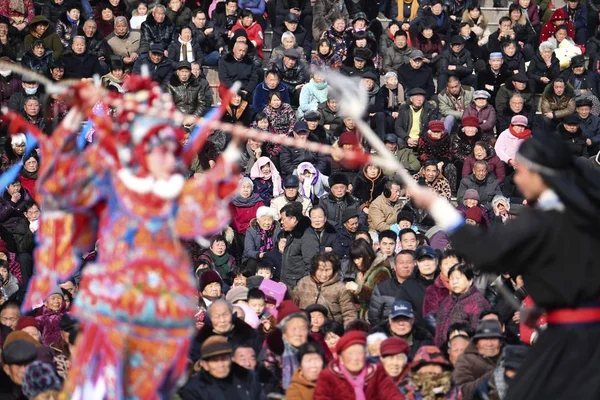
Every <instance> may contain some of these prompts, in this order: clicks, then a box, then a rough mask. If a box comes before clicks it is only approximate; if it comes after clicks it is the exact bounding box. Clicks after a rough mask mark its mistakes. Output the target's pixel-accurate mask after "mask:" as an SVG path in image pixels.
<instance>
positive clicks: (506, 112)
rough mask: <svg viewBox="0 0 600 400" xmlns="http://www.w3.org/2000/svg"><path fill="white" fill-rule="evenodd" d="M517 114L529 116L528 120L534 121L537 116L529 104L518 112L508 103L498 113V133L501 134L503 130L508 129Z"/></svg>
mask: <svg viewBox="0 0 600 400" xmlns="http://www.w3.org/2000/svg"><path fill="white" fill-rule="evenodd" d="M515 115H523V116H525V117H527V120H528V121H533V119H534V117H535V110H534V109H533V108H531V107H530V106H529V105H528V104H525V105H524V106H523V109H522V110H521V112H520V113H518V114H517V113H515V112H513V111H512V110H511V109H510V107H509V106H508V104H507V105H506V106H505V107H504V108H502V110H501V111H500V112H498V113H496V132H497V133H498V135H500V134H501V133H502V132H503V131H505V130H507V129H508V126H509V125H510V120H511V119H512V117H514V116H515Z"/></svg>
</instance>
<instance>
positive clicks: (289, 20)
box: [285, 13, 300, 23]
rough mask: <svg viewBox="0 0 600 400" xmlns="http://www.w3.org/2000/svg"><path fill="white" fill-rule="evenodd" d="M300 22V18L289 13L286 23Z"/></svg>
mask: <svg viewBox="0 0 600 400" xmlns="http://www.w3.org/2000/svg"><path fill="white" fill-rule="evenodd" d="M298 21H300V17H299V16H297V15H296V14H294V13H288V15H287V17H285V22H295V23H298Z"/></svg>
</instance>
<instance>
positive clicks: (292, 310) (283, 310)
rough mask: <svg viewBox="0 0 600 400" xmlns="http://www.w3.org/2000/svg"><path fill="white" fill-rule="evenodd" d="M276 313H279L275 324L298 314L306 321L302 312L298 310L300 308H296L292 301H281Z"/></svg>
mask: <svg viewBox="0 0 600 400" xmlns="http://www.w3.org/2000/svg"><path fill="white" fill-rule="evenodd" d="M278 311H279V313H278V314H277V323H278V324H279V323H280V322H281V321H283V320H284V319H286V318H287V317H289V316H290V315H292V314H300V315H301V316H303V317H304V318H305V319H307V318H306V315H305V314H304V313H303V312H302V310H300V308H298V306H297V305H296V303H294V302H293V301H292V300H284V301H282V302H281V305H280V306H279V308H278Z"/></svg>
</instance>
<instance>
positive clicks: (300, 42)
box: [269, 22, 312, 64]
mask: <svg viewBox="0 0 600 400" xmlns="http://www.w3.org/2000/svg"><path fill="white" fill-rule="evenodd" d="M285 32H291V33H292V34H293V35H294V38H295V39H296V50H298V51H299V52H300V59H302V60H306V57H307V54H308V55H310V52H311V49H312V46H311V43H310V41H309V40H308V35H307V34H306V30H305V29H304V27H303V26H302V25H300V24H299V25H298V26H297V27H296V30H295V31H294V32H292V31H290V30H288V29H287V27H286V26H285V23H284V22H282V23H281V25H279V27H278V28H275V29H274V30H273V41H272V43H271V48H272V49H282V52H281V57H280V58H283V47H282V46H281V36H282V35H283V34H284V33H285ZM271 60H273V53H271ZM275 61H277V60H273V63H274V62H275ZM269 64H271V61H269Z"/></svg>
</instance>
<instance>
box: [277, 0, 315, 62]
mask: <svg viewBox="0 0 600 400" xmlns="http://www.w3.org/2000/svg"><path fill="white" fill-rule="evenodd" d="M292 8H297V9H299V10H300V12H301V14H300V21H302V20H303V19H304V18H305V17H306V16H311V15H312V5H311V1H310V0H277V3H276V5H275V14H276V16H277V25H279V24H280V23H281V22H283V21H284V20H285V17H287V15H288V14H289V12H290V9H292ZM308 54H310V53H308Z"/></svg>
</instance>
